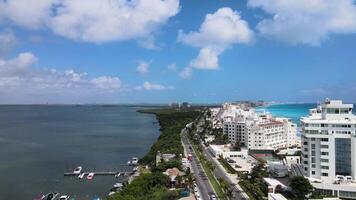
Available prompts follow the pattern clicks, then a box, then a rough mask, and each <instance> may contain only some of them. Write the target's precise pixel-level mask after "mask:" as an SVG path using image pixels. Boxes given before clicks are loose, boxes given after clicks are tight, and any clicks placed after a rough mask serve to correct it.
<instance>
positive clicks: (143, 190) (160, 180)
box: [108, 172, 179, 200]
mask: <svg viewBox="0 0 356 200" xmlns="http://www.w3.org/2000/svg"><path fill="white" fill-rule="evenodd" d="M169 181H170V179H169V177H168V176H166V175H164V174H162V173H161V172H156V173H148V174H141V175H140V176H139V177H137V178H135V179H134V180H133V181H132V182H131V183H130V184H129V185H127V186H125V187H124V188H123V190H122V191H121V192H120V193H118V194H115V195H113V196H112V197H109V198H108V200H151V199H158V200H170V199H172V200H173V199H177V198H178V196H179V195H178V193H177V192H175V191H169V190H168V188H167V186H168V185H169Z"/></svg>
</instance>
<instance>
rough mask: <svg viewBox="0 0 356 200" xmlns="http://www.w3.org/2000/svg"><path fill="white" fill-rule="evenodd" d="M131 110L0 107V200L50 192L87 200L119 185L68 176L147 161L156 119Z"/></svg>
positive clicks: (107, 180) (26, 198)
mask: <svg viewBox="0 0 356 200" xmlns="http://www.w3.org/2000/svg"><path fill="white" fill-rule="evenodd" d="M137 109H138V108H137V107H128V106H34V105H31V106H0V199H6V200H8V199H9V200H10V199H11V200H32V199H34V198H35V197H36V196H38V194H39V193H41V192H43V193H48V192H51V191H55V192H60V193H62V194H69V195H71V196H72V197H74V198H75V199H80V200H82V199H83V200H86V199H93V198H94V197H105V196H106V195H107V194H108V192H109V190H110V188H111V186H112V185H113V184H114V183H115V182H117V180H115V178H114V177H113V176H106V177H103V176H101V177H100V176H95V177H94V180H92V181H89V180H86V179H83V180H79V179H77V178H74V177H64V176H63V173H64V172H66V171H69V172H72V171H73V169H74V168H75V167H77V166H83V168H84V170H85V171H112V170H115V169H118V168H120V165H122V164H126V162H127V160H128V159H129V158H131V157H141V156H143V155H144V154H145V153H146V152H147V151H148V149H149V148H150V146H151V145H152V144H153V143H154V141H155V140H156V139H157V137H158V136H159V125H158V124H157V120H156V119H155V116H154V115H149V114H141V113H138V112H136V110H137Z"/></svg>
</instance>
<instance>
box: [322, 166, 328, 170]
mask: <svg viewBox="0 0 356 200" xmlns="http://www.w3.org/2000/svg"><path fill="white" fill-rule="evenodd" d="M321 169H329V166H321Z"/></svg>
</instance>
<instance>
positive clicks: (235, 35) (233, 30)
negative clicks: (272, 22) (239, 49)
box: [178, 7, 253, 72]
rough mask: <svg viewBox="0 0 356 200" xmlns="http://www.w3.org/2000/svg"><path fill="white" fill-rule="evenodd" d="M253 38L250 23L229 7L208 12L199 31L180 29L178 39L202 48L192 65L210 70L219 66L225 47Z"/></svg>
mask: <svg viewBox="0 0 356 200" xmlns="http://www.w3.org/2000/svg"><path fill="white" fill-rule="evenodd" d="M252 39H253V31H252V30H251V29H250V28H249V26H248V23H247V22H246V21H245V20H243V19H241V16H240V14H239V13H238V12H236V11H233V10H232V9H231V8H227V7H225V8H220V9H218V10H217V11H216V12H215V13H213V14H207V15H206V16H205V20H204V22H203V23H202V24H201V26H200V29H199V31H198V32H189V33H183V31H179V34H178V41H180V42H182V43H184V44H187V45H190V46H193V47H199V48H201V49H200V52H199V55H198V57H197V58H196V59H194V60H192V61H191V62H190V67H192V68H196V69H208V70H215V69H218V68H219V59H218V57H219V55H220V54H221V53H222V52H223V51H224V50H225V49H227V48H229V47H231V46H232V45H233V44H236V43H244V44H247V43H250V42H251V41H252ZM186 72H188V71H186Z"/></svg>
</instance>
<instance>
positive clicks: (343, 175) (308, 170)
mask: <svg viewBox="0 0 356 200" xmlns="http://www.w3.org/2000/svg"><path fill="white" fill-rule="evenodd" d="M352 109H353V105H352V104H343V103H342V101H335V100H331V101H330V100H328V99H327V100H326V101H325V102H324V103H323V104H321V105H320V106H318V108H316V109H311V110H310V114H309V116H308V117H304V118H302V119H301V126H302V163H303V167H304V173H305V175H306V176H307V177H309V179H310V180H312V184H313V186H314V187H315V188H316V189H319V190H321V191H323V192H325V193H328V194H333V195H335V196H339V197H340V198H351V199H356V183H354V180H355V177H356V116H355V115H353V114H352ZM313 180H314V181H313Z"/></svg>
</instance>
